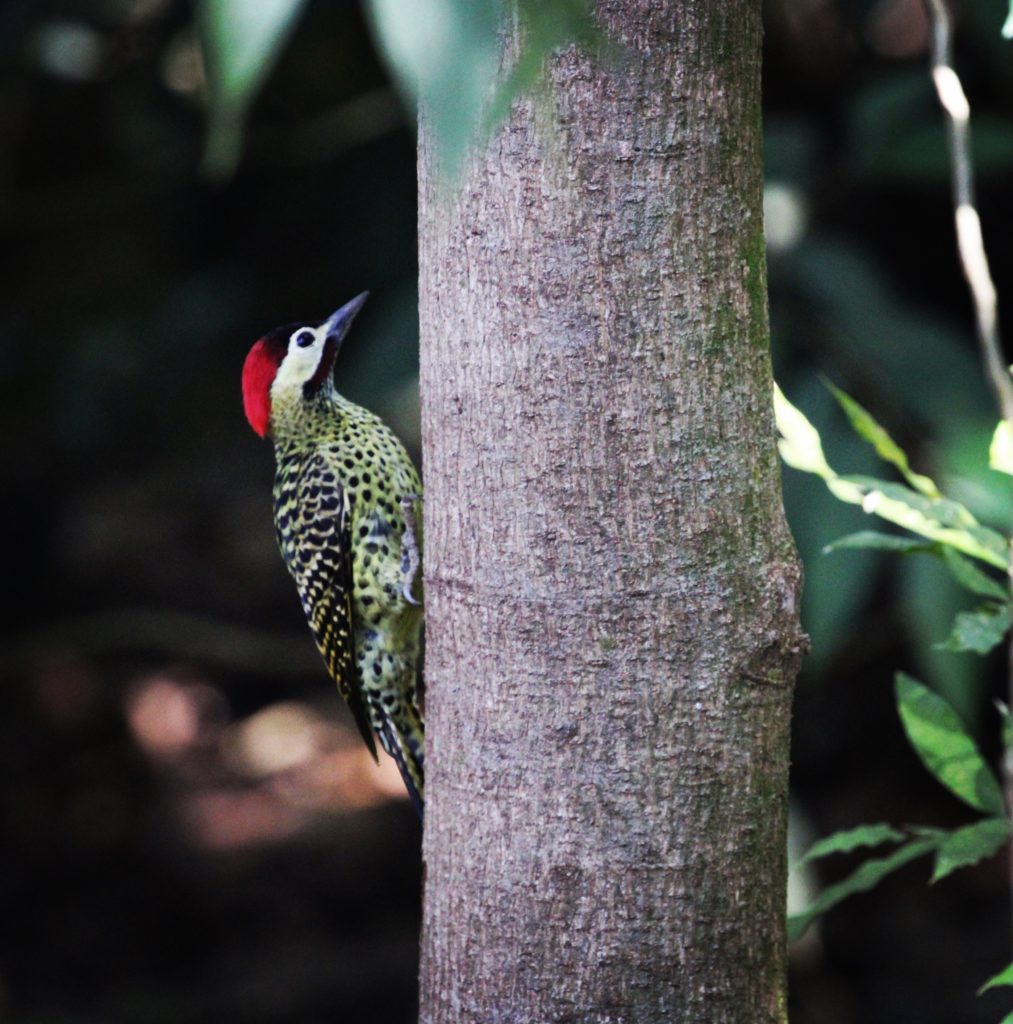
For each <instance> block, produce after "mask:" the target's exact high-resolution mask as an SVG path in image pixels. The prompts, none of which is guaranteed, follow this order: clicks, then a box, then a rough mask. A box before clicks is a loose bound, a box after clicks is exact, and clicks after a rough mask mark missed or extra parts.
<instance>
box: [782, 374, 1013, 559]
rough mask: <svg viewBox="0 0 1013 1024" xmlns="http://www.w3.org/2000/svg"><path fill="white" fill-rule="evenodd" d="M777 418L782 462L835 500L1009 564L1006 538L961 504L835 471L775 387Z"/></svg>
mask: <svg viewBox="0 0 1013 1024" xmlns="http://www.w3.org/2000/svg"><path fill="white" fill-rule="evenodd" d="M774 415H775V419H776V421H777V427H778V430H779V431H780V433H781V439H780V440H779V441H778V449H779V451H780V453H781V458H782V459H784V461H785V462H786V463H787V464H788V465H789V466H791V467H792V468H794V469H798V470H801V471H802V472H805V473H813V474H815V475H816V476H818V477H820V478H821V479H822V480H823V481H824V482H825V483H826V485H827V487H829V488H830V490H831V492H832V493H833V494H834V496H835V497H837V498H839V499H840V500H841V501H845V502H848V503H849V504H852V505H861V506H862V508H863V509H864V511H866V512H868V513H869V514H872V515H877V516H879V517H880V518H881V519H885V520H886V521H887V522H890V523H894V524H895V525H897V526H902V527H904V528H905V529H907V530H910V531H911V532H912V533H917V534H920V535H921V536H923V537H928V538H929V539H930V540H934V541H939V543H941V544H946V545H949V546H950V547H953V548H956V549H957V550H958V551H961V552H963V553H964V554H965V555H971V556H972V557H973V558H979V559H981V560H982V561H984V562H988V563H989V564H990V565H994V566H995V567H996V568H999V569H1004V570H1005V569H1006V567H1007V565H1008V563H1009V548H1008V545H1007V542H1006V539H1005V538H1004V537H1003V536H1002V534H1000V533H997V532H996V531H995V530H990V529H989V528H988V527H986V526H982V525H980V524H979V523H978V521H977V520H976V519H975V518H974V516H973V515H971V513H970V512H969V511H968V510H967V509H966V508H965V507H964V506H963V505H961V504H960V503H959V502H956V501H951V500H949V499H947V498H931V497H928V496H927V495H925V494H922V493H919V492H918V491H914V490H911V488H909V487H904V486H903V485H902V484H895V483H889V482H887V481H885V480H877V479H875V478H873V477H866V476H850V477H842V476H839V475H838V474H837V473H835V472H834V470H833V469H831V468H830V465H829V463H828V462H827V460H826V456H825V455H824V454H823V445H822V443H821V441H820V436H819V433H818V432H817V430H816V428H815V427H813V425H812V424H811V423H810V422H809V420H807V419H806V417H805V415H804V414H803V413H802V412H800V411H799V410H798V409H796V408H795V406H793V405H792V404H791V403H790V402H789V401H788V399H787V398H786V397H785V396H784V393H783V392H782V391H781V389H780V388H779V387H778V386H777V385H776V384H775V385H774Z"/></svg>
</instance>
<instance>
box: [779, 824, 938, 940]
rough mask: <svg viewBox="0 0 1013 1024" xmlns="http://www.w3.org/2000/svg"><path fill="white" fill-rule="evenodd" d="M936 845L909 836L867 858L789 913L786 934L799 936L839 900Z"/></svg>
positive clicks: (877, 880) (868, 888) (927, 840)
mask: <svg viewBox="0 0 1013 1024" xmlns="http://www.w3.org/2000/svg"><path fill="white" fill-rule="evenodd" d="M935 846H936V842H935V841H934V840H933V839H913V840H911V841H910V842H909V843H906V844H905V845H904V846H902V847H901V848H900V849H899V850H896V851H895V852H894V853H891V854H890V855H889V856H888V857H877V858H875V859H873V860H867V861H865V863H864V864H862V865H860V866H859V867H858V868H856V869H855V870H854V871H853V872H852V873H851V874H850V875H848V877H847V878H845V879H844V881H842V882H838V883H837V884H836V885H831V886H828V887H827V888H826V889H824V890H823V892H821V893H820V895H819V896H818V897H817V898H816V899H815V900H813V902H812V903H811V904H810V905H809V906H808V907H807V908H806V909H805V910H803V911H802V912H801V913H798V914H792V915H791V916H790V917H789V918H788V937H789V938H790V939H792V940H794V939H797V938H800V937H801V936H802V934H803V933H804V932H805V930H806V928H808V927H809V925H810V924H812V922H813V921H814V920H815V919H816V918H817V917H819V916H820V914H823V913H825V912H826V911H828V910H829V909H830V908H831V907H834V906H836V905H837V904H838V903H840V902H841V900H844V899H846V898H847V897H848V896H852V895H854V894H855V893H859V892H868V891H869V890H870V889H872V888H874V887H875V886H876V885H878V884H879V883H880V882H881V881H882V880H883V879H884V878H886V876H887V875H889V874H892V873H893V872H894V871H896V870H897V869H898V868H902V867H903V866H904V865H905V864H907V863H909V862H910V861H912V860H914V859H915V858H917V857H921V856H922V855H923V854H926V853H930V852H931V851H932V850H933V849H934V848H935Z"/></svg>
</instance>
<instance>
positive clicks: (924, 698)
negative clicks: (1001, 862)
mask: <svg viewBox="0 0 1013 1024" xmlns="http://www.w3.org/2000/svg"><path fill="white" fill-rule="evenodd" d="M895 684H896V691H897V709H898V711H899V712H900V719H901V722H902V723H903V725H904V731H905V732H906V733H907V737H908V740H909V741H910V742H911V746H913V747H914V749H915V753H917V755H918V756H919V758H921V761H922V763H923V764H924V765H925V767H926V768H927V769H928V770H929V771H930V772H931V773H932V774H933V775H934V776H935V777H936V778H937V779H938V780H939V781H940V782H941V783H942V784H943V785H944V786H946V788H947V789H949V790H950V792H951V793H953V794H954V795H955V796H958V797H959V798H960V799H961V800H963V801H964V802H965V803H967V804H970V805H971V806H972V807H974V808H975V809H977V810H979V811H984V812H985V813H987V814H993V815H996V816H997V817H1003V816H1004V815H1005V813H1006V809H1005V806H1004V804H1003V798H1002V790H1001V789H1000V788H999V783H998V781H997V780H996V777H995V775H994V774H993V773H992V770H991V769H990V768H989V767H988V765H987V764H986V763H985V761H984V759H983V758H982V756H981V754H980V753H979V752H978V748H977V746H975V743H974V740H972V739H971V737H970V736H968V735H967V732H966V730H965V729H964V726H963V723H962V722H961V721H960V719H959V718H958V717H957V715H956V714H955V713H954V711H953V709H952V708H951V707H950V705H949V704H947V703H946V701H944V700H943V698H942V697H940V696H939V695H938V694H935V693H933V692H932V691H931V690H930V689H929V688H928V687H927V686H925V685H923V684H922V683H920V682H918V680H917V679H912V678H911V676H909V675H905V673H903V672H898V673H897V675H896V677H895Z"/></svg>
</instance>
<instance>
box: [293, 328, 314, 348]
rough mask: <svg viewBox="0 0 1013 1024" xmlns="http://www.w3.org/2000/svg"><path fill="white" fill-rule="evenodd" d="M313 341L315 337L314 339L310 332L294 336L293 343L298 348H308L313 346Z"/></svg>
mask: <svg viewBox="0 0 1013 1024" xmlns="http://www.w3.org/2000/svg"><path fill="white" fill-rule="evenodd" d="M315 340H316V337H315V335H314V334H313V332H312V331H300V332H299V333H298V334H297V335H296V336H295V343H296V344H297V345H298V346H299V347H300V348H308V347H309V346H310V345H312V344H313V342H314V341H315Z"/></svg>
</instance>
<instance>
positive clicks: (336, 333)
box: [321, 292, 369, 346]
mask: <svg viewBox="0 0 1013 1024" xmlns="http://www.w3.org/2000/svg"><path fill="white" fill-rule="evenodd" d="M368 298H369V292H362V293H361V294H359V295H356V296H355V298H354V299H352V300H351V301H349V302H346V303H345V304H344V305H343V306H342V307H341V309H339V310H338V311H337V312H335V313H332V314H331V315H330V316H329V317H328V318H327V319H326V320H325V321H324V322H323V324H321V326H322V327H323V328H324V330H325V331H326V332H327V333H326V337H327V339H328V340H329V341H333V342H334V344H335V346H338V345H340V344H341V339H342V338H343V337H344V336H345V333H346V332H347V331H348V328H349V327H351V325H352V321H353V320H354V319H355V314H356V313H358V312H359V310H360V309H362V307H363V305H364V304H365V302H366V299H368Z"/></svg>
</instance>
